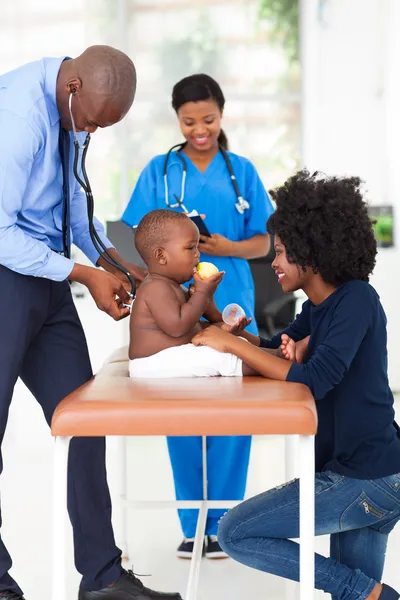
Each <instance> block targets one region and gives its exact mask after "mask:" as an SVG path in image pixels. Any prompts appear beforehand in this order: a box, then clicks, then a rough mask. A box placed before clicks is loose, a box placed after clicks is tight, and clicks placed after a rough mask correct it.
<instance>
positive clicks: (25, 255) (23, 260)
mask: <svg viewBox="0 0 400 600" xmlns="http://www.w3.org/2000/svg"><path fill="white" fill-rule="evenodd" d="M0 131H1V136H0V264H2V265H4V266H5V267H8V268H9V269H11V270H13V271H16V272H18V273H21V274H23V275H31V276H33V277H47V278H49V279H53V280H55V281H63V280H65V279H67V277H68V275H69V274H70V273H71V270H72V268H73V265H74V263H73V261H71V260H69V259H67V258H65V257H64V256H61V255H59V254H57V253H55V252H52V250H50V248H48V246H47V245H46V244H45V243H44V242H42V241H40V240H37V239H35V238H33V237H31V236H29V235H28V234H27V233H25V232H24V231H23V230H22V229H21V228H20V227H18V225H17V217H18V214H19V213H20V211H21V210H22V204H23V198H24V194H25V192H26V189H27V186H28V184H31V182H30V176H31V171H32V165H33V162H34V159H35V156H36V154H37V153H38V152H40V151H41V150H42V144H43V140H42V139H41V135H40V132H36V131H34V130H33V129H32V128H31V127H30V125H28V124H27V123H26V122H25V121H24V119H22V118H21V117H19V116H17V115H14V114H13V113H11V112H10V111H5V110H0Z"/></svg>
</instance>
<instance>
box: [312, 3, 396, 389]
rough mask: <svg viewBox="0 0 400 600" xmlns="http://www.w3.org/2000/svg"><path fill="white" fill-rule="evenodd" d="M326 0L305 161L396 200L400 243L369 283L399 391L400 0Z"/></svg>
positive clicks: (378, 198)
mask: <svg viewBox="0 0 400 600" xmlns="http://www.w3.org/2000/svg"><path fill="white" fill-rule="evenodd" d="M304 1H305V2H307V1H308V0H304ZM311 1H312V0H311ZM322 4H323V6H324V8H323V10H322V12H321V13H320V15H319V24H318V28H317V32H316V37H315V49H316V53H317V59H316V60H314V61H310V63H309V64H310V67H311V69H312V70H313V76H314V77H315V80H314V85H313V90H314V92H315V94H316V99H315V100H316V101H315V103H314V102H313V107H315V108H314V111H315V115H314V119H315V121H314V122H313V125H314V126H313V127H310V128H309V130H308V131H306V132H305V135H308V133H309V135H310V136H312V139H309V140H306V141H308V145H307V144H306V146H307V147H310V146H311V148H312V151H311V152H310V153H309V156H310V162H309V163H308V164H307V165H306V166H308V167H309V168H310V169H319V170H322V171H325V172H326V173H332V174H333V173H335V174H336V173H337V174H353V175H359V176H361V177H362V178H363V179H364V180H365V182H366V188H367V190H368V198H369V199H370V201H371V204H374V205H380V204H392V205H393V206H394V210H395V211H396V212H395V215H396V214H397V222H396V224H395V227H396V238H397V247H395V248H393V249H380V250H379V255H378V260H377V266H376V269H375V272H374V275H373V278H372V280H371V283H372V285H374V286H375V287H376V288H377V290H378V293H379V294H380V296H381V300H382V303H383V306H384V308H385V310H386V314H387V317H388V339H389V344H388V347H389V364H390V371H389V375H390V380H391V385H392V388H393V389H394V390H396V391H399V390H400V351H399V349H398V345H397V332H398V331H399V327H400V283H399V278H398V277H397V274H398V272H399V264H400V250H399V244H400V222H399V214H398V213H399V209H400V196H399V193H398V192H399V189H398V188H399V185H398V182H397V178H396V174H397V173H399V172H400V169H399V166H400V164H399V163H400V149H399V140H400V61H399V57H400V36H398V32H399V31H400V2H398V0H327V1H326V2H324V3H322ZM306 33H307V32H306ZM305 67H306V68H307V63H306V65H305ZM308 76H311V74H310V72H309V73H308ZM306 110H307V108H306ZM308 117H309V118H310V114H309V115H308ZM306 122H307V121H306ZM310 163H311V164H310ZM343 251H344V252H345V251H346V249H345V248H343Z"/></svg>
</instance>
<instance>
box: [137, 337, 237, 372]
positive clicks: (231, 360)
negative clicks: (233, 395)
mask: <svg viewBox="0 0 400 600" xmlns="http://www.w3.org/2000/svg"><path fill="white" fill-rule="evenodd" d="M129 374H130V376H131V377H136V378H151V379H164V378H174V377H242V361H241V359H240V358H238V357H237V356H234V355H233V354H225V353H223V352H218V351H217V350H214V349H213V348H209V347H208V346H194V345H193V344H184V345H183V346H175V347H173V348H167V349H166V350H162V351H161V352H157V354H153V356H148V357H147V358H135V359H134V360H130V361H129Z"/></svg>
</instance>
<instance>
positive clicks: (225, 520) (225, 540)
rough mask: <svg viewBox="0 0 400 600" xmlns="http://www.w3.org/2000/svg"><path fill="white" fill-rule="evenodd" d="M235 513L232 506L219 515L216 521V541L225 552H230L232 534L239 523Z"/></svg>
mask: <svg viewBox="0 0 400 600" xmlns="http://www.w3.org/2000/svg"><path fill="white" fill-rule="evenodd" d="M236 513H237V510H236V508H232V509H231V510H229V511H228V512H227V513H225V514H224V516H223V517H221V519H220V521H219V523H218V542H219V545H220V546H221V548H222V549H223V550H224V551H225V552H226V553H227V554H231V550H232V542H233V540H234V534H235V531H236V530H237V527H238V525H239V524H240V521H239V520H238V518H237V514H236Z"/></svg>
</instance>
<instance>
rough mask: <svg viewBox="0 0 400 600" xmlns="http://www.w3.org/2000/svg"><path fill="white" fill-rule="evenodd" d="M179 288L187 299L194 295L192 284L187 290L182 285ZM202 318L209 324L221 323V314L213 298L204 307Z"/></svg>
mask: <svg viewBox="0 0 400 600" xmlns="http://www.w3.org/2000/svg"><path fill="white" fill-rule="evenodd" d="M181 287H182V289H183V290H184V292H185V293H186V297H187V298H190V296H191V295H192V294H193V293H194V290H195V286H194V284H193V283H192V284H191V285H190V286H189V290H188V289H187V288H185V286H183V285H182V286H181ZM202 317H204V318H205V319H207V321H208V322H209V323H220V322H221V321H222V313H221V311H220V310H219V309H218V307H217V305H216V304H215V300H214V296H212V297H211V298H210V301H209V303H208V305H207V306H206V308H205V310H204V313H203V314H202Z"/></svg>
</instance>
